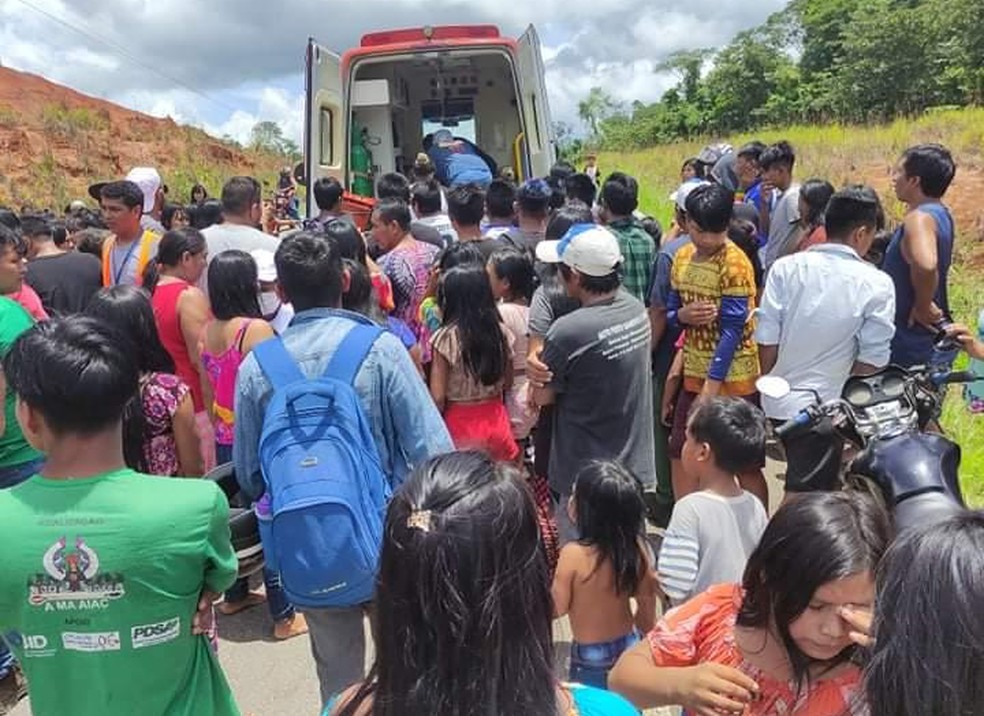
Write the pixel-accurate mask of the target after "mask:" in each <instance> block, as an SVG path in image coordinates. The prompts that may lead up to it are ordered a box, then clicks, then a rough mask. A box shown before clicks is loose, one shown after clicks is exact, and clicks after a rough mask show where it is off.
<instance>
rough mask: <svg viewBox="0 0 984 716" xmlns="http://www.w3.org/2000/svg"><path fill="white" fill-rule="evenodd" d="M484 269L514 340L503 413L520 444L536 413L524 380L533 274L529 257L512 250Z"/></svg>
mask: <svg viewBox="0 0 984 716" xmlns="http://www.w3.org/2000/svg"><path fill="white" fill-rule="evenodd" d="M486 268H487V270H488V273H489V282H490V283H491V285H492V295H493V296H494V297H495V299H496V301H497V302H498V307H499V317H500V318H501V319H502V323H503V325H505V326H506V328H507V329H509V331H510V333H512V335H513V336H514V337H515V339H516V343H515V345H514V346H513V364H512V365H513V384H512V387H511V388H510V389H509V392H508V393H507V394H506V411H507V412H508V413H509V422H510V424H511V425H512V433H513V437H514V438H516V440H517V441H520V442H522V441H525V440H526V439H527V438H528V437H529V436H530V431H531V430H532V429H533V426H534V425H536V418H537V411H536V409H535V408H534V407H532V406H531V401H530V399H529V382H528V381H527V380H526V351H527V337H526V335H527V333H528V325H529V316H530V300H531V299H532V298H533V290H534V289H535V288H536V273H535V272H534V271H533V260H532V259H531V258H530V255H529V253H528V252H526V251H520V250H519V249H513V248H507V249H500V250H499V251H496V252H495V253H494V254H492V256H490V257H489V262H488V264H487V266H486Z"/></svg>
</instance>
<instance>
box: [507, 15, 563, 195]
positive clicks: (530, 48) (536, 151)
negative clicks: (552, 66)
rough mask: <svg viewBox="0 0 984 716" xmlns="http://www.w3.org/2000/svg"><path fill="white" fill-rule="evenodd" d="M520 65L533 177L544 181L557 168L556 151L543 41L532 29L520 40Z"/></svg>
mask: <svg viewBox="0 0 984 716" xmlns="http://www.w3.org/2000/svg"><path fill="white" fill-rule="evenodd" d="M516 62H517V65H518V67H517V70H518V74H519V78H518V79H519V83H518V84H519V92H520V95H521V96H520V100H521V101H520V104H521V106H522V108H523V124H524V131H525V134H526V147H527V151H528V153H529V158H530V171H531V176H534V177H544V176H547V175H548V174H549V173H550V167H551V166H553V163H554V157H555V150H554V143H553V134H552V133H553V127H552V126H551V120H550V104H549V102H548V101H547V82H546V71H545V69H544V66H543V56H542V55H541V54H540V37H539V35H537V32H536V28H535V27H533V26H532V25H530V26H529V28H528V29H527V30H526V32H524V33H523V35H522V37H520V38H519V41H518V46H517V52H516ZM523 178H524V179H528V178H529V177H523Z"/></svg>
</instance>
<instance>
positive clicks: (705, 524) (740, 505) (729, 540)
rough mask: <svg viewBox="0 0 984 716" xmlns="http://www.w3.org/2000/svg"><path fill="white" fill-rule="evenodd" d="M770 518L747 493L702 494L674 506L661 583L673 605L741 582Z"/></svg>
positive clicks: (662, 554) (662, 551)
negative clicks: (706, 591) (710, 588)
mask: <svg viewBox="0 0 984 716" xmlns="http://www.w3.org/2000/svg"><path fill="white" fill-rule="evenodd" d="M768 521H769V517H768V515H767V514H766V512H765V508H764V507H763V506H762V503H761V502H759V500H758V498H757V497H755V496H754V495H752V494H751V493H749V492H742V494H741V495H739V496H737V497H722V496H721V495H718V494H716V493H714V492H710V491H708V490H704V491H702V492H695V493H692V494H690V495H687V496H686V497H684V498H683V499H682V500H680V501H679V502H677V503H676V505H675V506H674V507H673V517H672V518H670V524H669V526H668V527H667V528H666V536H665V537H664V538H663V544H662V546H661V547H660V550H659V561H658V566H657V569H658V572H659V583H660V586H661V587H662V588H663V591H664V592H665V593H666V596H668V597H669V598H670V601H671V602H673V604H674V605H676V604H681V603H683V602H685V601H687V600H688V599H690V598H691V597H693V596H695V595H697V594H700V593H701V592H703V591H704V590H705V589H707V588H708V587H711V586H712V585H715V584H721V583H724V582H731V583H737V582H741V576H742V573H743V572H744V571H745V563H746V562H747V561H748V556H749V555H750V554H751V553H752V550H754V549H755V547H756V546H757V545H758V542H759V538H761V536H762V532H763V531H765V525H766V523H767V522H768Z"/></svg>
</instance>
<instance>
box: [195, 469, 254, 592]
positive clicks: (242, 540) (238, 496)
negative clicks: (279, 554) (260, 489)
mask: <svg viewBox="0 0 984 716" xmlns="http://www.w3.org/2000/svg"><path fill="white" fill-rule="evenodd" d="M205 479H206V480H212V481H213V482H215V483H216V484H218V486H219V488H220V489H221V490H222V492H223V493H224V494H225V496H226V499H227V500H228V501H229V532H230V534H231V537H232V548H233V550H234V551H235V553H236V560H237V561H238V563H239V577H240V578H245V577H249V576H250V575H252V574H255V573H256V572H259V571H260V570H261V569H263V565H264V557H263V544H262V542H261V541H260V525H259V521H258V520H257V518H256V513H254V512H253V508H252V505H251V504H250V501H249V500H248V499H247V498H246V497H245V496H244V495H243V494H242V491H241V490H240V488H239V483H238V482H236V473H235V469H234V467H233V464H232V463H231V462H227V463H225V464H224V465H219V466H217V467H216V468H215V469H214V470H212V471H211V472H209V473H208V474H207V475H205Z"/></svg>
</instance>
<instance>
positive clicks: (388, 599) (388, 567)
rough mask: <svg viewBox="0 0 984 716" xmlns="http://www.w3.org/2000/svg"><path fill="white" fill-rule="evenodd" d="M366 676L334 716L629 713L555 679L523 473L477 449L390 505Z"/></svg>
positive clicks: (428, 472) (420, 478)
mask: <svg viewBox="0 0 984 716" xmlns="http://www.w3.org/2000/svg"><path fill="white" fill-rule="evenodd" d="M374 611H375V614H376V628H375V634H376V659H375V662H374V664H373V667H372V670H371V671H370V672H369V676H368V677H367V678H366V680H365V681H364V682H362V683H361V684H357V685H355V686H353V687H352V688H350V689H349V690H347V691H346V692H344V693H343V694H342V695H341V696H340V697H338V698H337V699H333V700H331V701H330V702H329V703H328V705H327V707H326V709H325V714H326V716H418V715H419V716H422V715H423V714H427V715H428V716H472V715H473V714H496V715H499V714H503V715H505V714H516V715H517V716H518V715H520V714H523V715H529V716H534V715H535V716H554V715H556V716H577V715H579V716H629V715H630V714H635V713H636V711H635V710H634V709H633V708H632V707H631V706H630V705H629V704H627V703H626V702H625V701H624V699H622V698H620V697H618V696H616V695H615V694H611V693H606V692H603V691H599V690H597V689H591V688H588V687H583V686H568V685H563V684H560V683H558V682H557V679H556V677H555V676H554V672H553V639H552V634H551V624H550V622H551V615H552V609H551V602H550V587H549V575H548V569H547V563H546V560H545V559H544V555H543V550H542V548H541V546H540V541H539V537H538V533H537V525H536V516H535V508H534V505H533V501H532V499H531V498H530V494H529V491H528V490H527V489H526V486H525V485H524V484H523V477H522V475H521V474H520V473H519V471H518V470H517V469H516V468H515V467H513V466H511V465H508V464H504V463H496V462H494V461H493V460H491V459H490V458H489V457H488V456H486V455H483V454H481V453H479V452H474V451H471V452H458V453H451V454H448V455H442V456H439V457H436V458H433V459H431V460H429V461H428V462H426V463H424V464H423V465H421V466H419V467H418V468H417V469H416V470H414V472H413V473H412V474H411V475H410V477H409V478H407V481H406V482H405V483H404V484H403V486H402V487H401V488H400V489H399V490H398V491H397V493H396V495H394V496H393V499H392V501H391V502H390V505H389V509H388V511H387V515H386V525H385V528H384V536H383V548H382V555H381V558H380V568H379V578H378V582H377V590H376V599H375V609H374Z"/></svg>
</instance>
